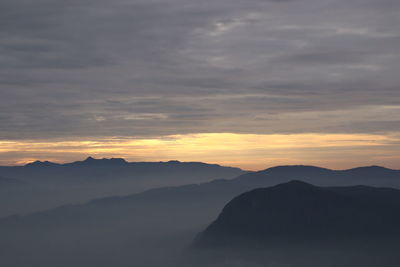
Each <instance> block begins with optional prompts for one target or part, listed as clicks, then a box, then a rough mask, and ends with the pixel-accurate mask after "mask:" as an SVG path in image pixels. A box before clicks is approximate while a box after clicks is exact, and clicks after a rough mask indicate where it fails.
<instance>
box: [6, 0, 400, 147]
mask: <svg viewBox="0 0 400 267" xmlns="http://www.w3.org/2000/svg"><path fill="white" fill-rule="evenodd" d="M0 10H1V14H0V19H1V22H2V23H0V96H1V97H0V138H1V139H8V140H10V139H43V138H60V137H61V138H77V137H81V136H85V137H93V136H97V137H98V136H103V137H106V136H136V137H143V136H162V135H174V134H188V133H204V132H233V133H243V132H246V133H254V134H257V133H267V134H269V133H304V132H319V133H339V132H343V133H354V132H358V133H382V132H398V131H399V129H398V127H397V126H398V121H399V120H400V117H399V116H400V115H399V112H398V107H399V106H400V90H399V89H398V88H399V85H400V78H399V75H398V69H399V68H400V56H399V55H400V53H399V52H400V51H399V50H400V29H399V27H398V25H399V23H400V18H399V16H398V12H399V11H400V5H399V4H398V1H394V0H383V1H382V0H347V1H345V0H339V1H338V0H318V1H317V0H293V1H278V0H271V1H261V0H247V1H244V0H243V1H228V0H214V1H211V0H207V1H201V2H199V1H194V0H185V1H183V0H168V1H160V0H150V1H149V0H147V1H144V0H131V1H128V0H116V1H105V0H100V1H94V0H85V1H75V0H73V1H61V0H38V1H29V0H3V1H1V3H0ZM388 107H390V108H388Z"/></svg>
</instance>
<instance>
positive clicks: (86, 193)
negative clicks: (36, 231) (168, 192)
mask: <svg viewBox="0 0 400 267" xmlns="http://www.w3.org/2000/svg"><path fill="white" fill-rule="evenodd" d="M244 173H247V172H245V171H243V170H241V169H239V168H232V167H224V166H220V165H216V164H206V163H201V162H179V161H169V162H127V161H126V160H124V159H122V158H111V159H105V158H104V159H95V158H93V157H88V158H87V159H85V160H83V161H75V162H71V163H65V164H58V163H53V162H49V161H35V162H32V163H29V164H26V165H25V166H3V167H0V176H3V177H7V178H8V179H12V180H18V181H21V182H22V183H21V184H22V185H23V186H20V187H19V188H16V187H15V186H12V187H11V183H1V184H2V186H1V187H0V217H4V216H8V215H13V214H26V213H30V212H34V211H40V210H46V209H49V208H55V207H57V206H61V205H65V204H76V203H82V202H86V201H89V200H92V199H97V198H102V197H109V196H119V195H129V194H134V193H139V192H142V191H145V190H148V189H152V188H156V187H163V186H177V185H184V184H191V183H204V182H208V181H211V180H214V179H231V178H235V177H237V176H239V175H241V174H244Z"/></svg>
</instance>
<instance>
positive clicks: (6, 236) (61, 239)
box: [0, 162, 400, 267]
mask: <svg viewBox="0 0 400 267" xmlns="http://www.w3.org/2000/svg"><path fill="white" fill-rule="evenodd" d="M169 164H177V165H179V164H178V163H176V162H173V163H169ZM27 168H32V167H27ZM34 168H36V167H34ZM192 172H196V171H192ZM188 173H190V171H189V170H188ZM188 175H189V174H188ZM191 177H193V176H191ZM291 180H301V181H305V182H308V183H312V184H315V185H323V186H348V185H361V184H362V185H370V186H378V187H397V188H400V171H398V170H390V169H386V168H382V167H375V166H373V167H363V168H357V169H351V170H345V171H333V170H328V169H323V168H318V167H311V166H282V167H275V168H270V169H267V170H264V171H260V172H254V173H247V174H243V175H240V176H238V177H237V178H234V179H229V180H227V179H219V180H214V181H211V182H205V183H201V184H190V185H183V186H174V187H164V188H158V189H152V190H149V191H146V192H143V193H140V194H132V195H128V196H118V197H109V198H102V199H98V200H94V201H90V202H88V203H86V204H83V205H67V206H63V207H59V208H56V209H52V210H48V211H45V212H40V213H33V214H31V215H28V216H23V217H10V218H6V219H2V220H0V234H1V236H2V239H1V241H0V247H1V248H2V249H1V251H2V253H3V254H4V255H2V261H3V262H4V263H7V264H9V265H7V266H28V265H29V266H41V267H43V266H55V265H57V266H85V267H88V266H177V264H178V263H177V262H176V261H177V258H178V255H179V254H180V253H181V251H182V249H183V248H185V247H188V246H190V244H191V243H192V242H193V239H194V237H195V236H196V235H197V234H198V233H199V232H201V231H203V230H204V229H205V228H206V227H207V225H209V224H210V223H211V222H212V221H214V220H215V218H217V216H218V214H219V213H220V211H221V210H222V208H223V207H224V206H225V205H226V203H228V202H229V201H230V200H231V199H232V198H234V197H236V196H238V195H240V194H242V193H244V192H247V191H250V190H253V189H255V188H261V187H269V186H274V185H277V184H280V183H285V182H288V181H291ZM294 204H295V203H294ZM278 207H279V206H278ZM155 255H156V256H155ZM16 259H18V263H17V264H15V265H10V264H11V263H13V262H14V261H15V260H16ZM28 263H29V264H28ZM60 263H62V264H60ZM27 264H28V265H27Z"/></svg>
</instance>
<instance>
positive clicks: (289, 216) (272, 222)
mask: <svg viewBox="0 0 400 267" xmlns="http://www.w3.org/2000/svg"><path fill="white" fill-rule="evenodd" d="M399 225H400V190H394V189H387V188H372V187H366V186H354V187H334V188H331V187H326V188H323V187H317V186H313V185H310V184H307V183H304V182H300V181H291V182H288V183H284V184H279V185H276V186H273V187H269V188H261V189H255V190H252V191H250V192H247V193H244V194H241V195H239V196H238V197H235V198H234V199H233V200H231V201H230V202H229V203H228V204H227V205H226V206H225V207H224V208H223V210H222V212H221V213H220V215H219V216H218V218H217V219H216V220H215V221H214V222H212V223H211V224H210V225H209V226H208V227H207V228H206V230H205V231H203V232H202V233H201V234H199V235H198V237H197V238H196V240H195V243H194V245H193V247H194V248H196V249H200V250H206V251H207V250H208V252H209V251H212V252H213V253H216V252H217V253H218V252H220V253H221V254H219V255H218V256H219V258H214V259H212V260H211V262H212V261H217V262H219V264H221V260H222V261H226V259H229V260H232V258H236V259H238V260H242V261H243V260H247V261H248V262H249V263H250V262H253V263H254V262H258V263H266V262H269V261H271V259H274V261H275V262H276V261H277V262H279V263H280V264H282V266H283V264H288V265H290V264H292V265H295V266H296V265H299V266H303V265H302V264H304V266H306V265H308V266H313V265H318V266H396V264H398V263H399V262H400V261H399V260H400V257H399V256H398V255H397V253H394V251H395V248H396V247H398V245H400V228H399V227H398V226H399ZM321 249H323V250H325V251H321ZM228 251H229V252H228ZM249 251H253V255H252V259H251V260H249V259H246V257H249V254H248V253H249ZM254 251H256V253H255V254H254ZM299 251H301V254H302V255H301V256H299V255H298V252H299ZM272 252H273V253H272ZM321 253H322V254H321ZM257 254H258V255H257ZM360 254H362V255H363V256H362V257H360V256H359V255H360ZM204 255H205V254H202V257H204ZM266 255H268V257H266ZM316 255H318V256H319V258H318V259H317V258H316ZM321 255H324V257H322V258H321ZM333 255H335V257H333ZM344 255H345V256H344ZM294 258H296V259H294ZM196 262H198V260H197V261H196ZM302 262H303V263H302ZM356 262H357V264H355V263H356ZM378 262H379V264H378ZM213 264H216V263H215V262H214V263H213ZM327 264H330V265H327ZM332 264H334V265H332ZM371 264H372V265H371Z"/></svg>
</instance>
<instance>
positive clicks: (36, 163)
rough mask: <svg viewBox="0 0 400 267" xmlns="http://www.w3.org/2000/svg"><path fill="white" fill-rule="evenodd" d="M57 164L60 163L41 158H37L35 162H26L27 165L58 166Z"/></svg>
mask: <svg viewBox="0 0 400 267" xmlns="http://www.w3.org/2000/svg"><path fill="white" fill-rule="evenodd" d="M56 165H60V164H58V163H54V162H51V161H47V160H46V161H40V160H36V161H34V162H30V163H28V164H26V165H25V166H26V167H43V166H56Z"/></svg>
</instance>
